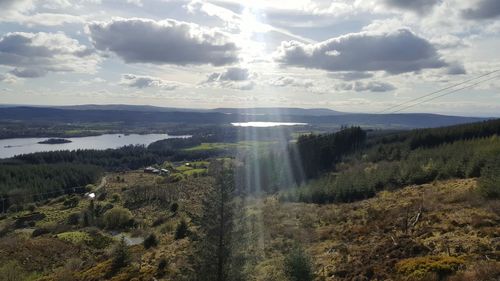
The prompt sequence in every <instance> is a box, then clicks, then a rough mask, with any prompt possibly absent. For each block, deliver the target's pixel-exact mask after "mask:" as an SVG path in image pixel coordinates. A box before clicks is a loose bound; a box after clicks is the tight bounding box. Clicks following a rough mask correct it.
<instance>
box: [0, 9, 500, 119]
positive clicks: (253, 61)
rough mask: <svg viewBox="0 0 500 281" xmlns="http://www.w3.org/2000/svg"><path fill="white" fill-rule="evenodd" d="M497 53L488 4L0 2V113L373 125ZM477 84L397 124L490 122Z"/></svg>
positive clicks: (489, 86) (493, 91)
mask: <svg viewBox="0 0 500 281" xmlns="http://www.w3.org/2000/svg"><path fill="white" fill-rule="evenodd" d="M499 48H500V1H498V0H330V1H326V0H309V1H307V0H287V1H279V0H269V1H259V0H252V1H233V0H217V1H202V0H194V1H177V0H0V103H3V104H7V103H11V104H12V103H14V104H39V105H48V104H51V105H56V104H57V105H60V104H89V103H93V104H109V103H122V104H150V105H157V106H169V107H191V108H214V107H250V106H291V107H306V108H314V107H322V108H331V109H336V110H340V111H350V112H379V111H381V110H384V109H387V108H389V107H391V106H394V105H397V104H400V103H403V102H406V101H408V100H412V99H414V98H417V97H420V96H422V95H425V94H428V93H430V92H432V91H435V90H439V89H441V88H444V87H447V86H449V85H453V84H454V83H459V82H461V81H464V80H467V79H471V78H475V77H478V76H480V75H483V74H486V73H488V72H491V71H495V70H497V69H500V51H499V50H498V49H499ZM496 74H500V73H496ZM490 77H491V80H489V81H486V82H484V83H481V84H479V85H477V86H475V87H474V88H469V89H466V90H464V91H460V92H457V93H454V94H451V95H448V96H445V97H443V98H439V99H435V100H432V101H430V102H427V103H423V104H421V105H418V106H415V107H412V108H408V109H406V110H404V112H433V113H445V114H461V115H480V116H500V78H498V77H497V78H495V76H494V75H491V76H486V78H490Z"/></svg>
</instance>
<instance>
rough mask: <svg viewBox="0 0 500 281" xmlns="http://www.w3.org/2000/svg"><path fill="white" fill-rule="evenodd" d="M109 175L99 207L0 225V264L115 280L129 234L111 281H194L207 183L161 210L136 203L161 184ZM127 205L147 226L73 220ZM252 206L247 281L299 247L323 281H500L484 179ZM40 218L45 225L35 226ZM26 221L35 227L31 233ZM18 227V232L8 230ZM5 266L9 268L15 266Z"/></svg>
mask: <svg viewBox="0 0 500 281" xmlns="http://www.w3.org/2000/svg"><path fill="white" fill-rule="evenodd" d="M107 179H108V180H107V182H106V183H105V185H104V186H102V187H101V188H99V189H97V190H96V191H97V194H98V198H99V199H98V201H97V202H96V203H95V205H94V207H89V206H90V205H89V202H90V201H89V200H88V199H84V198H80V199H79V200H77V201H76V204H73V205H69V204H67V203H66V202H68V200H69V199H70V198H73V197H61V198H56V199H54V200H51V201H47V202H46V203H43V204H39V205H38V206H36V207H34V208H33V209H34V210H33V212H31V211H24V212H21V213H13V214H11V215H9V216H7V217H3V219H2V221H1V226H2V236H3V237H2V238H1V239H0V261H2V262H4V261H5V259H6V258H7V257H8V259H9V260H10V263H11V264H15V266H17V267H20V268H23V272H25V273H26V276H28V275H30V276H32V277H35V276H36V277H37V278H41V279H39V280H47V281H48V280H103V279H107V278H108V277H106V276H110V275H109V274H110V271H111V261H112V260H111V258H112V256H113V254H112V251H111V249H113V247H114V246H113V244H116V243H117V241H118V240H119V237H120V235H125V237H128V238H127V241H128V242H127V243H132V244H134V245H131V246H129V247H128V248H129V251H130V254H131V256H130V259H131V260H130V265H129V266H127V267H126V268H124V269H122V270H120V271H118V272H117V273H115V274H114V277H113V278H112V279H111V280H132V279H133V278H137V280H152V278H153V277H156V278H157V280H189V276H191V275H192V274H193V273H194V271H195V270H196V269H195V268H194V267H193V264H192V262H191V260H192V258H193V255H194V254H195V246H196V243H197V242H196V241H197V239H198V238H197V237H199V235H200V234H201V233H199V231H198V229H199V221H198V218H199V216H200V212H201V209H202V198H203V197H204V195H203V194H206V192H207V190H206V186H207V184H208V185H210V184H212V181H211V179H210V177H201V178H191V179H190V180H188V181H183V182H180V183H177V184H170V185H168V189H169V190H170V192H169V193H168V194H165V195H166V196H168V198H170V199H171V200H172V201H170V200H169V201H164V202H162V201H157V200H154V201H150V200H141V199H140V198H141V197H137V195H139V194H142V193H138V192H140V190H141V189H140V188H141V186H145V187H147V188H148V189H150V190H154V188H155V186H159V185H162V184H160V182H159V181H158V180H157V177H156V176H154V175H147V174H142V173H141V172H139V173H137V172H131V173H126V174H109V175H108V176H107ZM101 194H107V196H105V197H103V196H102V195H101ZM133 194H135V195H133ZM131 196H135V199H134V201H131V200H132V197H131ZM144 198H146V197H144ZM151 198H153V197H151ZM165 198H167V197H165ZM168 202H170V203H168ZM174 202H177V203H176V204H178V207H176V209H174V208H173V207H172V206H173V205H171V204H172V203H174ZM121 206H124V207H127V208H129V209H130V211H131V215H132V217H133V220H134V223H135V224H137V225H140V226H141V227H140V228H138V229H130V230H127V227H125V228H124V229H123V230H121V231H119V232H116V231H115V232H110V231H109V230H106V228H104V229H102V230H100V229H99V228H96V227H88V226H84V225H82V224H81V223H83V222H80V223H78V221H77V224H74V222H72V217H73V214H75V213H77V214H78V213H81V212H85V210H89V208H95V209H96V210H97V208H103V207H104V208H106V209H109V208H119V207H121ZM243 210H245V211H244V213H242V219H243V221H245V222H246V225H245V227H246V228H248V230H250V231H248V232H247V233H246V235H245V236H244V238H243V239H241V241H243V244H242V246H241V247H242V251H243V252H244V253H246V254H245V259H247V260H248V261H250V263H249V264H248V265H247V266H246V267H245V272H244V273H245V274H246V275H248V277H249V280H269V279H268V278H272V280H287V279H286V278H285V276H284V264H283V261H284V257H285V255H286V253H287V251H288V249H289V247H290V246H291V245H294V243H301V245H302V247H303V248H304V249H305V251H306V253H307V254H308V255H309V256H310V258H311V261H312V264H313V269H314V272H315V274H316V276H317V279H316V280H367V279H369V280H441V279H440V278H442V277H443V276H453V277H451V279H449V280H455V281H458V280H497V279H495V278H498V277H499V276H500V263H499V262H496V261H495V260H498V259H499V258H500V250H499V247H500V244H499V241H498V238H497V237H498V235H499V234H500V233H499V229H498V227H497V226H498V223H499V222H500V217H499V215H498V214H499V211H500V201H498V200H485V199H483V198H482V197H481V196H479V194H478V192H477V182H476V180H475V179H468V180H450V181H440V182H435V183H432V184H426V185H419V186H410V187H406V188H403V189H401V190H399V191H394V192H389V191H387V192H382V193H380V194H378V195H377V196H376V197H374V198H372V199H368V200H364V201H360V202H356V203H349V204H339V205H337V204H329V205H316V204H305V203H280V202H279V201H277V199H276V197H274V196H271V197H267V198H262V199H249V200H248V201H247V202H246V203H245V204H244V208H243ZM35 214H38V215H37V216H38V217H40V218H41V219H34V218H35ZM30 217H31V218H32V219H31V220H30V219H29V218H30ZM104 217H106V215H104ZM21 218H24V219H23V221H26V222H25V223H27V224H28V225H31V222H30V221H33V225H32V226H23V225H22V224H21V223H20V220H21ZM181 221H187V222H188V230H189V231H188V232H189V234H188V235H187V237H185V238H179V237H177V239H176V235H177V236H178V234H176V233H177V232H178V229H179V228H178V226H179V224H180V223H181ZM104 223H106V222H104ZM10 224H13V227H14V229H15V230H7V228H6V227H7V226H8V225H10ZM15 225H18V226H15ZM6 231H7V232H6ZM122 231H123V232H122ZM113 233H114V237H113V236H112V234H113ZM116 233H121V234H120V235H116ZM152 233H153V234H154V235H155V237H156V238H155V239H156V240H157V242H156V244H157V245H153V246H148V249H145V248H144V246H143V243H141V241H143V239H144V238H146V237H148V236H150V235H151V234H152ZM133 237H136V238H133ZM113 241H115V242H113ZM136 241H137V242H136ZM135 243H139V244H137V245H135ZM48 245H50V246H48ZM28 256H29V257H30V258H29V260H28V259H27V257H28ZM162 263H164V264H165V265H164V266H162V267H159V264H162ZM3 264H4V266H2V267H0V272H1V270H5V268H6V266H5V263H3ZM11 266H13V265H11ZM359 278H365V279H359ZM35 279H36V278H35Z"/></svg>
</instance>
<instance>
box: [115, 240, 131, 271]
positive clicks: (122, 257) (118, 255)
mask: <svg viewBox="0 0 500 281" xmlns="http://www.w3.org/2000/svg"><path fill="white" fill-rule="evenodd" d="M129 263H130V253H129V251H128V248H127V244H126V243H125V237H124V236H122V237H121V239H120V242H118V245H116V247H115V249H114V251H113V260H112V263H111V271H112V273H116V272H118V271H119V270H120V269H121V268H123V267H125V266H127V265H128V264H129Z"/></svg>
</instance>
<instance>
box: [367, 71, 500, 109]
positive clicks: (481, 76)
mask: <svg viewBox="0 0 500 281" xmlns="http://www.w3.org/2000/svg"><path fill="white" fill-rule="evenodd" d="M499 71H500V69H497V70H494V71H490V72H488V73H485V74H482V75H479V76H477V77H475V78H471V79H468V80H465V81H462V82H460V83H457V84H453V85H451V86H448V87H445V88H442V89H439V90H437V91H433V92H431V93H429V94H426V95H423V96H421V97H418V98H414V99H411V100H409V101H405V102H402V103H400V104H397V105H393V106H390V107H388V108H386V109H384V110H381V111H379V112H377V113H376V114H380V113H384V112H386V111H389V110H391V109H395V108H398V107H400V106H403V105H406V104H409V103H412V102H414V101H418V100H421V99H423V98H426V97H429V96H432V95H435V94H439V93H442V92H444V91H446V90H449V89H452V88H455V87H457V86H460V85H463V84H466V83H468V82H472V81H474V80H477V79H480V78H483V77H485V76H488V75H491V74H493V73H496V72H499ZM396 112H398V111H396Z"/></svg>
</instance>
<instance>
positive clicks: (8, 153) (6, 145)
mask: <svg viewBox="0 0 500 281" xmlns="http://www.w3.org/2000/svg"><path fill="white" fill-rule="evenodd" d="M188 137H190V136H170V135H167V134H147V135H137V134H130V135H124V134H106V135H100V136H92V137H78V138H65V139H67V140H70V141H71V142H69V143H57V144H41V143H39V142H42V141H45V140H47V139H48V138H15V139H3V140H0V158H9V157H13V156H15V155H19V154H26V153H34V152H42V151H57V150H77V149H108V148H118V147H122V146H125V145H148V144H150V143H153V142H155V141H159V140H163V139H171V138H188Z"/></svg>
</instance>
